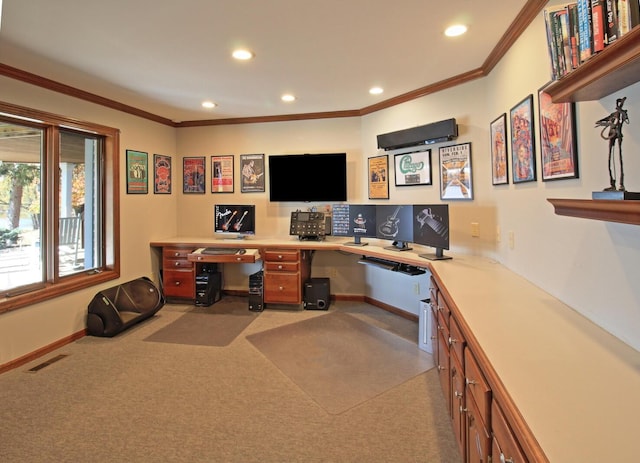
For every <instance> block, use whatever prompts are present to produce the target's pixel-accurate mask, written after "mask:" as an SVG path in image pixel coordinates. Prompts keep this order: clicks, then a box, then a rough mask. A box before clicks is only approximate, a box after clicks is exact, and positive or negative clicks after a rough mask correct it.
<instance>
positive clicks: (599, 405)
mask: <svg viewBox="0 0 640 463" xmlns="http://www.w3.org/2000/svg"><path fill="white" fill-rule="evenodd" d="M221 241H222V240H214V239H210V240H206V239H205V240H203V239H202V238H195V239H194V238H189V237H179V238H172V239H168V240H163V241H156V242H154V243H151V245H152V246H171V245H174V246H175V245H178V244H184V245H189V246H192V247H194V248H196V247H206V246H212V245H216V246H218V245H221V246H222V245H228V246H230V247H239V243H238V242H229V241H222V242H221ZM212 243H213V244H212ZM241 246H242V247H245V248H262V247H271V246H274V247H280V248H289V247H291V248H295V249H315V250H336V251H343V252H350V253H353V254H361V255H368V256H375V257H383V258H386V259H390V260H395V261H397V262H402V263H407V264H410V265H416V266H421V267H424V268H428V269H429V270H430V271H431V273H432V274H433V275H434V277H435V278H436V279H437V280H438V281H439V282H440V283H442V284H443V285H444V287H445V289H446V292H447V293H448V295H449V296H450V298H451V299H452V300H453V301H454V302H455V306H456V308H457V311H458V312H459V313H460V315H461V316H462V317H463V319H464V321H465V322H466V324H467V326H468V327H469V329H470V330H471V332H472V333H473V335H474V337H475V339H476V340H477V342H478V344H479V345H480V346H481V348H482V350H483V352H484V353H485V355H486V357H487V358H488V359H489V361H490V362H491V365H492V366H493V369H494V370H495V372H496V374H497V375H498V377H499V378H500V381H501V382H502V384H503V385H504V387H505V388H506V390H507V391H508V393H509V395H510V396H511V398H512V399H513V401H514V403H515V404H516V406H517V407H518V409H519V411H520V413H521V414H522V416H523V418H524V419H525V421H526V422H527V424H528V426H529V428H530V429H531V431H532V432H533V434H534V435H535V437H536V439H537V440H538V442H539V443H540V445H541V447H542V449H543V450H544V452H545V454H546V455H547V457H548V459H549V460H550V461H552V462H563V463H571V462H580V463H587V462H602V461H635V460H636V459H637V449H636V445H635V439H636V438H637V417H638V416H640V399H639V398H638V391H640V352H638V351H636V350H634V349H632V348H631V347H630V346H628V345H627V344H625V343H623V342H622V341H620V340H619V339H617V338H615V337H614V336H612V335H611V334H609V333H608V332H606V331H605V330H604V329H602V328H600V327H598V326H596V325H595V324H593V323H592V322H590V321H589V320H587V319H586V318H585V317H583V316H582V315H580V314H578V313H577V312H576V311H574V310H573V309H571V308H570V307H568V306H567V305H565V304H564V303H562V302H561V301H559V300H558V299H556V298H554V297H553V296H551V295H549V294H547V293H546V292H544V291H542V290H541V289H540V288H538V287H536V286H535V285H534V284H532V283H531V282H529V281H527V280H526V279H524V278H522V277H520V276H519V275H517V274H515V273H514V272H512V271H510V270H509V269H507V268H505V267H504V266H503V265H501V264H499V263H496V262H493V261H490V260H488V259H486V258H482V257H475V256H465V255H458V254H453V257H454V258H453V259H452V260H446V261H429V260H426V259H423V258H420V257H418V254H417V251H402V252H396V251H388V250H385V249H383V248H382V247H381V246H377V245H374V244H370V245H368V246H363V247H353V246H347V245H344V244H343V242H338V241H323V242H309V241H298V240H295V241H294V240H276V239H274V240H247V241H245V242H243V243H242V245H241ZM603 310H606V308H603Z"/></svg>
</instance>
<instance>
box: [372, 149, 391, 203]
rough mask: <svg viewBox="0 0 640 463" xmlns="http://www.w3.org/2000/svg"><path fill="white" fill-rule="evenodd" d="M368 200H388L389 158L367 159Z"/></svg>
mask: <svg viewBox="0 0 640 463" xmlns="http://www.w3.org/2000/svg"><path fill="white" fill-rule="evenodd" d="M368 161H369V164H368V165H369V169H368V171H367V172H368V173H369V199H389V175H388V174H389V156H388V155H386V154H385V155H382V156H374V157H372V158H369V160H368Z"/></svg>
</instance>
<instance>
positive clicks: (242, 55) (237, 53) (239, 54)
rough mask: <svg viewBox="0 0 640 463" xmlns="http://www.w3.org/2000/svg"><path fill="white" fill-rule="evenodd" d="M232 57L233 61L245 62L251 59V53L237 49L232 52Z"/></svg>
mask: <svg viewBox="0 0 640 463" xmlns="http://www.w3.org/2000/svg"><path fill="white" fill-rule="evenodd" d="M232 56H233V57H234V58H235V59H238V60H243V61H245V60H248V59H251V58H253V53H251V52H250V51H249V50H245V49H242V48H239V49H238V50H234V51H233V53H232Z"/></svg>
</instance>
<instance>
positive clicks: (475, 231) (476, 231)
mask: <svg viewBox="0 0 640 463" xmlns="http://www.w3.org/2000/svg"><path fill="white" fill-rule="evenodd" d="M471 236H473V237H474V238H478V237H479V236H480V224H479V223H478V222H471Z"/></svg>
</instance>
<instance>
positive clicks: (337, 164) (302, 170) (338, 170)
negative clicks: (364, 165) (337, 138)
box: [269, 153, 347, 202]
mask: <svg viewBox="0 0 640 463" xmlns="http://www.w3.org/2000/svg"><path fill="white" fill-rule="evenodd" d="M269 200H270V201H282V202H329V201H331V202H339V201H346V200H347V154H346V153H325V154H281V155H271V156H269Z"/></svg>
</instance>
